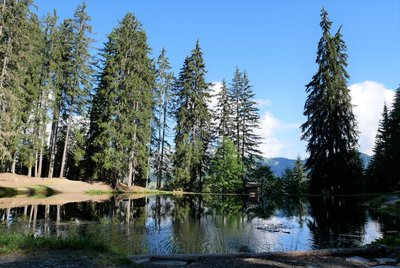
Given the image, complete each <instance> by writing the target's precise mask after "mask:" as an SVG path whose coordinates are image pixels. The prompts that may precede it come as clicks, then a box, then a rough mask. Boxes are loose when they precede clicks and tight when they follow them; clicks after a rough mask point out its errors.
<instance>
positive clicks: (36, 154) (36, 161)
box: [34, 151, 39, 177]
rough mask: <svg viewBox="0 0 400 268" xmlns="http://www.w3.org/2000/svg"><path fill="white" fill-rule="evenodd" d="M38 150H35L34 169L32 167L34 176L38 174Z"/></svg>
mask: <svg viewBox="0 0 400 268" xmlns="http://www.w3.org/2000/svg"><path fill="white" fill-rule="evenodd" d="M38 168H39V167H38V152H37V151H35V169H34V171H35V177H37V176H38Z"/></svg>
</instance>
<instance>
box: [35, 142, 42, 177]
mask: <svg viewBox="0 0 400 268" xmlns="http://www.w3.org/2000/svg"><path fill="white" fill-rule="evenodd" d="M41 144H42V143H41ZM42 167H43V145H41V146H40V151H39V168H38V173H37V175H36V177H38V178H40V177H41V176H42Z"/></svg>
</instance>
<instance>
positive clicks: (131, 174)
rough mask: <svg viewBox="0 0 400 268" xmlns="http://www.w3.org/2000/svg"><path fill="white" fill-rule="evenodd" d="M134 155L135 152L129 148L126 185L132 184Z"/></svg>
mask: <svg viewBox="0 0 400 268" xmlns="http://www.w3.org/2000/svg"><path fill="white" fill-rule="evenodd" d="M134 157H135V152H134V150H133V149H131V152H130V155H129V163H128V180H127V182H126V184H127V185H128V187H130V186H132V177H133V173H134V172H135V171H134V170H133V161H134Z"/></svg>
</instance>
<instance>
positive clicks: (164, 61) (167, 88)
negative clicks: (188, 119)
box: [154, 48, 174, 189]
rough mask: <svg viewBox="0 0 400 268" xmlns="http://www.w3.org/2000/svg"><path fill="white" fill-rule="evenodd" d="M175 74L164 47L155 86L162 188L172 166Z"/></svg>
mask: <svg viewBox="0 0 400 268" xmlns="http://www.w3.org/2000/svg"><path fill="white" fill-rule="evenodd" d="M173 82H174V75H173V73H172V72H171V66H170V64H169V61H168V58H167V57H166V51H165V49H164V48H163V49H162V51H161V55H160V56H159V57H158V60H157V66H156V87H155V92H154V95H155V105H154V112H155V120H154V121H155V129H156V133H155V134H156V137H155V148H156V154H155V169H156V175H157V186H156V187H157V189H160V188H161V182H162V180H163V179H165V178H166V177H167V176H168V174H167V173H168V172H169V167H170V161H169V158H170V152H171V148H170V144H169V143H168V141H167V135H168V130H169V126H168V121H169V120H168V119H169V114H170V112H169V111H170V109H171V108H172V100H173V98H172V87H173Z"/></svg>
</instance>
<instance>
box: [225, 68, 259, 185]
mask: <svg viewBox="0 0 400 268" xmlns="http://www.w3.org/2000/svg"><path fill="white" fill-rule="evenodd" d="M229 97H230V100H231V101H232V107H231V113H232V114H233V115H234V116H233V120H232V121H231V122H232V123H233V125H231V127H230V129H233V130H234V131H233V133H232V134H231V135H232V140H233V141H234V143H235V145H236V148H237V150H238V152H239V154H238V156H239V157H240V159H241V161H242V162H243V165H244V168H245V174H246V176H245V177H244V178H243V179H244V180H247V179H250V177H252V175H251V173H252V172H253V171H254V170H255V169H257V161H258V160H260V159H261V151H260V150H259V149H258V147H259V144H260V142H261V137H260V136H258V135H257V134H256V133H255V130H256V129H257V128H259V121H260V116H259V114H258V110H259V109H258V107H257V103H256V102H255V101H254V97H255V94H254V92H253V87H252V86H251V85H250V81H249V78H248V75H247V73H246V72H243V73H242V72H240V71H239V68H238V67H236V70H235V73H234V77H233V80H232V84H231V88H230V92H229Z"/></svg>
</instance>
